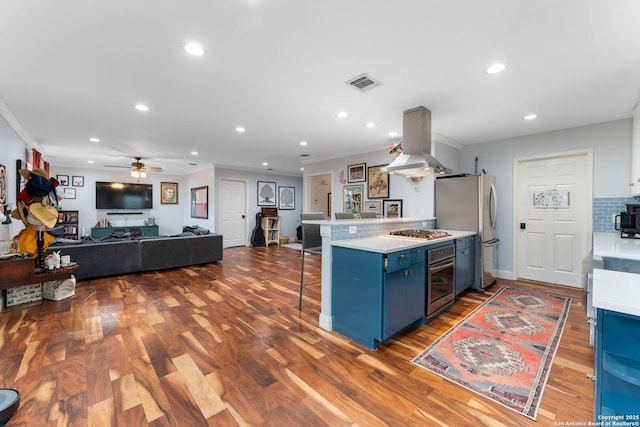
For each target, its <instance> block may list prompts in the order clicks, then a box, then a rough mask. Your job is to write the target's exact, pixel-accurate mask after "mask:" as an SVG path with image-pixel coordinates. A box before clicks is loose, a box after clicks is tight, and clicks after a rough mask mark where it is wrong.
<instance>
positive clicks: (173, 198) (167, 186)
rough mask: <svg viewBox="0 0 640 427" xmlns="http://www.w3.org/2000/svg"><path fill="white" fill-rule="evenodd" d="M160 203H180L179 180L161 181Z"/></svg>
mask: <svg viewBox="0 0 640 427" xmlns="http://www.w3.org/2000/svg"><path fill="white" fill-rule="evenodd" d="M160 203H161V204H163V205H177V204H178V183H177V182H161V183H160Z"/></svg>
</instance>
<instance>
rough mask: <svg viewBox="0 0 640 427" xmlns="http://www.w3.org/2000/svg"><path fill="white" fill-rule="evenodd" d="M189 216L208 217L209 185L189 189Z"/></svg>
mask: <svg viewBox="0 0 640 427" xmlns="http://www.w3.org/2000/svg"><path fill="white" fill-rule="evenodd" d="M191 218H205V219H207V218H209V186H207V185H205V186H204V187H196V188H192V189H191Z"/></svg>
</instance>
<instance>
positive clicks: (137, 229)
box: [91, 225, 159, 239]
mask: <svg viewBox="0 0 640 427" xmlns="http://www.w3.org/2000/svg"><path fill="white" fill-rule="evenodd" d="M111 233H142V235H143V236H158V235H159V233H158V226H157V225H139V226H138V225H132V226H130V227H104V228H92V229H91V238H92V239H104V238H105V237H107V236H110V235H111Z"/></svg>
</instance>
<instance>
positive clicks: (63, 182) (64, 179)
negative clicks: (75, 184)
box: [56, 175, 69, 187]
mask: <svg viewBox="0 0 640 427" xmlns="http://www.w3.org/2000/svg"><path fill="white" fill-rule="evenodd" d="M56 179H57V180H58V183H59V184H60V186H61V187H66V186H67V185H69V175H56Z"/></svg>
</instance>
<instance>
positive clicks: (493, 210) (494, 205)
mask: <svg viewBox="0 0 640 427" xmlns="http://www.w3.org/2000/svg"><path fill="white" fill-rule="evenodd" d="M497 215H498V195H497V194H496V186H495V184H491V190H490V191H489V221H490V223H491V229H492V230H495V229H496V217H497Z"/></svg>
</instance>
